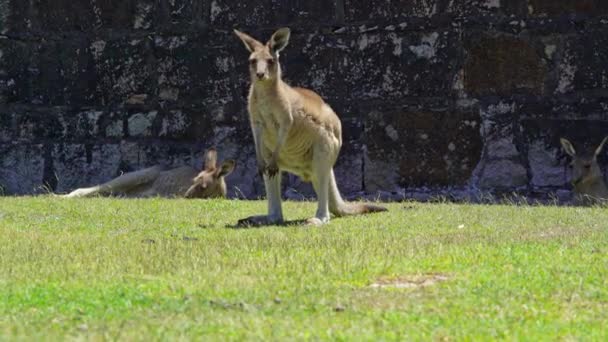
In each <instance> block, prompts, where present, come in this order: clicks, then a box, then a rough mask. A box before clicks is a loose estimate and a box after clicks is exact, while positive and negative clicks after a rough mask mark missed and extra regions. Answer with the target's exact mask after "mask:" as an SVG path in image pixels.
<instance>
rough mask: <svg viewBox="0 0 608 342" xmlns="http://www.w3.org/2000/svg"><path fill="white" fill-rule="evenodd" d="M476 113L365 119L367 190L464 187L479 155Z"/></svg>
mask: <svg viewBox="0 0 608 342" xmlns="http://www.w3.org/2000/svg"><path fill="white" fill-rule="evenodd" d="M479 125H480V118H479V115H478V114H477V113H470V112H457V111H444V112H433V111H424V110H416V111H411V110H408V109H397V110H392V111H386V112H371V113H369V114H368V115H366V118H365V142H366V147H367V151H366V161H365V171H364V177H365V186H366V189H365V190H366V191H376V190H387V191H390V190H393V189H394V186H395V185H398V186H401V187H421V186H431V187H433V186H446V185H464V184H466V183H467V182H468V180H469V178H470V177H471V174H472V172H473V169H474V168H475V166H476V165H477V164H478V162H479V160H480V157H481V150H482V141H481V136H480V129H479Z"/></svg>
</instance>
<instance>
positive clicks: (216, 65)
mask: <svg viewBox="0 0 608 342" xmlns="http://www.w3.org/2000/svg"><path fill="white" fill-rule="evenodd" d="M280 26H289V27H291V28H292V40H291V42H290V45H289V46H288V48H287V49H286V51H285V53H284V54H283V55H282V63H283V64H282V65H283V68H284V74H285V78H286V79H287V80H288V81H289V82H291V83H292V84H297V85H300V86H305V87H310V88H313V89H315V90H316V91H317V92H319V93H320V94H321V95H322V96H323V97H324V98H325V99H326V100H327V102H329V103H330V104H331V105H332V107H333V108H334V109H335V110H336V112H338V113H339V115H340V117H341V119H342V122H343V126H344V141H345V144H344V148H343V150H342V153H341V155H340V158H339V161H338V164H337V166H336V172H337V174H338V178H339V179H338V182H339V185H340V187H341V189H342V190H343V192H345V193H347V194H350V195H361V194H371V195H374V194H376V195H378V194H380V195H382V196H383V197H385V198H403V197H408V196H415V197H416V196H417V197H418V198H420V197H421V196H427V195H428V194H450V195H452V196H454V197H456V198H458V197H463V196H464V197H468V196H470V195H471V194H476V193H480V192H483V191H494V192H497V191H519V192H523V193H526V194H546V193H548V192H550V191H554V190H556V189H567V188H568V186H567V175H566V168H565V164H566V161H567V158H565V155H564V154H563V153H562V152H561V151H560V149H559V142H558V140H559V137H560V136H567V137H569V138H571V139H572V140H573V142H574V143H575V146H577V147H578V146H580V147H579V148H584V146H586V145H588V146H592V145H594V144H597V143H598V142H599V141H600V140H601V138H602V137H603V135H606V134H608V113H607V110H606V109H607V106H608V2H607V1H605V0H576V1H575V0H408V1H405V0H365V1H364V0H333V1H325V0H293V1H280V0H262V1H255V2H254V1H250V2H248V1H240V2H238V1H232V0H121V1H115V0H0V188H1V189H2V190H1V191H2V192H3V193H4V194H31V193H41V192H45V191H48V190H49V189H50V190H52V191H56V192H65V191H68V190H70V189H72V188H74V187H77V186H84V185H89V184H92V183H96V182H101V181H104V180H107V179H109V178H111V177H113V176H116V175H117V174H119V173H120V172H123V171H129V170H134V169H138V168H141V167H144V166H148V165H153V164H157V163H162V164H166V165H177V164H181V163H187V164H192V165H197V166H200V165H201V152H202V151H203V150H204V149H205V148H207V147H210V146H217V147H218V149H219V152H220V156H221V157H222V158H235V159H237V161H238V166H237V170H236V171H235V173H234V174H233V175H231V176H230V177H229V178H228V182H229V185H230V189H231V196H233V197H247V198H255V197H257V196H259V195H261V194H263V191H262V189H263V187H262V184H261V182H260V180H259V179H258V178H257V176H256V175H255V171H254V169H255V168H254V165H255V160H254V158H255V157H254V152H253V146H252V138H251V133H250V131H249V128H248V123H247V113H246V108H245V106H246V99H245V97H246V93H247V87H248V79H247V53H246V51H245V49H244V48H243V47H242V44H241V43H240V41H238V40H237V38H236V37H235V36H234V35H233V33H232V29H233V28H239V29H241V30H244V31H245V32H248V33H250V34H252V35H253V36H256V37H259V38H267V37H269V35H270V34H271V33H272V31H273V30H274V29H275V28H277V27H280ZM604 160H605V158H604V156H602V157H601V159H600V162H601V163H602V165H603V163H604ZM285 193H286V196H288V197H291V198H299V197H309V196H311V194H312V192H311V188H310V186H308V185H306V184H301V183H300V182H299V180H298V179H297V178H296V177H291V176H289V177H285Z"/></svg>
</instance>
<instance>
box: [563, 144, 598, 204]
mask: <svg viewBox="0 0 608 342" xmlns="http://www.w3.org/2000/svg"><path fill="white" fill-rule="evenodd" d="M606 140H608V137H606V138H604V140H602V142H601V143H600V145H599V146H598V147H597V148H596V149H595V151H593V152H592V153H589V152H587V153H583V154H577V153H576V150H575V149H574V146H572V144H571V143H570V141H568V139H565V138H561V139H560V142H561V144H562V147H563V148H564V150H565V151H566V153H567V154H568V155H570V156H571V157H572V163H571V164H570V165H571V167H572V185H573V186H574V195H575V197H574V202H575V203H576V204H580V205H589V204H593V203H597V202H601V201H602V200H608V188H607V187H606V183H605V182H604V176H603V174H602V171H601V170H600V166H599V165H598V163H597V156H598V155H599V154H600V152H602V149H603V148H604V144H605V143H606Z"/></svg>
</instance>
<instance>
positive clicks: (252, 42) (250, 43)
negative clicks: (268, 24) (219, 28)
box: [234, 29, 264, 52]
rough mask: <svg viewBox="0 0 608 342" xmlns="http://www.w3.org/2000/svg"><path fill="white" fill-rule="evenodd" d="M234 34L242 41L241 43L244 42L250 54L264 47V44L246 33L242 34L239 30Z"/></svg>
mask: <svg viewBox="0 0 608 342" xmlns="http://www.w3.org/2000/svg"><path fill="white" fill-rule="evenodd" d="M234 34H236V35H237V36H238V37H239V38H240V39H241V41H243V43H244V44H245V48H246V49H247V50H248V51H249V52H253V51H254V50H255V49H256V48H257V47H261V46H264V45H263V44H262V43H260V42H259V41H257V40H256V39H255V38H253V37H251V36H250V35H248V34H246V33H243V32H241V31H239V30H237V29H235V30H234Z"/></svg>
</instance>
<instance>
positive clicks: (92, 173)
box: [52, 144, 121, 193]
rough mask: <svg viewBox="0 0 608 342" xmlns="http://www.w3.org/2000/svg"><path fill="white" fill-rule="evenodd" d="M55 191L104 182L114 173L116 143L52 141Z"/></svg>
mask: <svg viewBox="0 0 608 342" xmlns="http://www.w3.org/2000/svg"><path fill="white" fill-rule="evenodd" d="M52 156H53V164H52V165H53V171H54V175H55V176H56V182H57V185H56V188H55V189H54V190H55V191H56V192H59V193H63V192H69V191H72V190H74V189H76V188H79V187H84V186H93V185H96V184H100V183H103V182H107V181H108V180H110V179H112V178H113V177H115V176H116V175H117V172H118V167H119V162H120V158H121V155H120V145H118V144H103V145H99V144H55V145H54V147H53V151H52Z"/></svg>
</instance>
